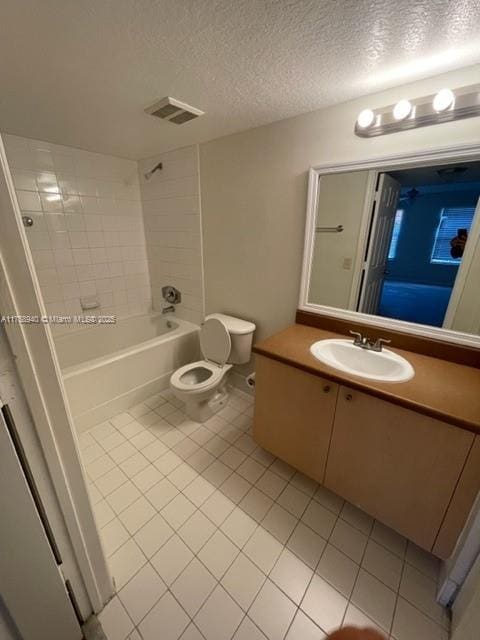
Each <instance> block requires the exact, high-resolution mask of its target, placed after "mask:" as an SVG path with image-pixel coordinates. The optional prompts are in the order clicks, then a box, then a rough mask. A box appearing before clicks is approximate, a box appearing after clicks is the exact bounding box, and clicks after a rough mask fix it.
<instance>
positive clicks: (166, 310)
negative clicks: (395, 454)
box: [162, 304, 175, 314]
mask: <svg viewBox="0 0 480 640" xmlns="http://www.w3.org/2000/svg"><path fill="white" fill-rule="evenodd" d="M162 313H163V314H165V313H175V306H174V305H173V304H171V305H169V306H168V307H162Z"/></svg>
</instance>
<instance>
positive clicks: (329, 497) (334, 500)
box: [313, 485, 345, 515]
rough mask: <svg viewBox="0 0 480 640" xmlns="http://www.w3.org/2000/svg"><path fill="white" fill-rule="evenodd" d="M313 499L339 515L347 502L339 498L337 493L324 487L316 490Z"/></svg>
mask: <svg viewBox="0 0 480 640" xmlns="http://www.w3.org/2000/svg"><path fill="white" fill-rule="evenodd" d="M313 499H314V500H316V501H317V502H319V503H320V504H321V505H323V506H324V507H325V508H326V509H328V510H329V511H333V513H336V514H337V515H338V514H339V513H340V511H341V510H342V507H343V503H344V502H345V501H344V500H343V498H340V496H337V494H336V493H333V491H330V490H329V489H327V488H326V487H322V486H321V485H320V486H319V487H318V489H317V490H316V492H315V494H314V496H313Z"/></svg>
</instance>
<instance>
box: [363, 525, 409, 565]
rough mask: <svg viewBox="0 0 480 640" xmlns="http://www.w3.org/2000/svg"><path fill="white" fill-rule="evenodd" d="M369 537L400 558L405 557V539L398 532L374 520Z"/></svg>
mask: <svg viewBox="0 0 480 640" xmlns="http://www.w3.org/2000/svg"><path fill="white" fill-rule="evenodd" d="M371 538H372V540H375V542H378V543H379V544H381V545H382V546H383V547H385V548H386V549H388V550H389V551H391V552H392V553H394V554H395V555H396V556H398V557H399V558H401V559H402V560H403V558H404V557H405V550H406V547H407V540H406V539H405V538H404V537H403V536H401V535H400V534H399V533H397V532H396V531H394V530H393V529H390V528H389V527H387V526H385V525H384V524H382V523H381V522H378V521H375V523H374V525H373V529H372V533H371Z"/></svg>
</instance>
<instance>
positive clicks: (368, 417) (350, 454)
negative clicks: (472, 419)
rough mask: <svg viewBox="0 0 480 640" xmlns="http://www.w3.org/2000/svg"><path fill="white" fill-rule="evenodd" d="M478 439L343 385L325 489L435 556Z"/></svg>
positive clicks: (450, 426) (465, 432)
mask: <svg viewBox="0 0 480 640" xmlns="http://www.w3.org/2000/svg"><path fill="white" fill-rule="evenodd" d="M473 438H474V436H473V434H471V433H469V432H468V431H464V430H463V429H458V428H456V427H453V426H452V425H449V424H446V423H445V422H441V421H440V420H435V419H434V418H430V417H428V416H424V415H421V414H419V413H416V412H414V411H410V410H408V409H404V408H402V407H399V406H397V405H394V404H391V403H389V402H385V401H383V400H378V399H377V398H373V397H372V396H368V395H366V394H363V393H360V392H357V391H353V390H351V389H348V388H346V387H340V390H339V394H338V402H337V410H336V414H335V424H334V428H333V434H332V442H331V445H330V453H329V458H328V463H327V471H326V476H325V485H326V486H327V487H328V488H329V489H331V490H332V491H335V493H338V494H339V495H341V496H342V497H343V498H345V499H346V500H349V501H350V502H352V503H353V504H355V505H357V506H358V507H360V508H361V509H363V510H364V511H366V512H367V513H369V514H370V515H371V516H373V517H374V518H377V519H378V520H380V521H381V522H383V523H385V524H386V525H388V526H390V527H392V529H395V530H396V531H398V532H400V533H402V534H403V535H404V536H406V537H407V538H409V539H410V540H413V541H414V542H416V543H417V544H418V545H419V546H421V547H423V548H424V549H428V550H431V549H432V548H433V544H434V541H435V537H436V535H437V533H438V531H439V529H440V526H441V523H442V520H443V517H444V515H445V513H446V510H447V507H448V504H449V502H450V499H451V497H452V495H453V492H454V490H455V486H456V483H457V481H458V478H459V477H460V474H461V472H462V468H463V465H464V463H465V460H466V458H467V455H468V453H469V450H470V448H471V446H472V443H473Z"/></svg>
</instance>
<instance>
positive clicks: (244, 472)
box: [237, 458, 265, 484]
mask: <svg viewBox="0 0 480 640" xmlns="http://www.w3.org/2000/svg"><path fill="white" fill-rule="evenodd" d="M237 473H238V474H239V475H240V476H242V478H245V480H248V482H251V483H252V484H253V483H255V482H257V480H259V478H260V477H261V476H263V474H264V473H265V467H264V466H263V465H262V464H260V463H259V462H257V461H256V460H254V459H253V458H246V460H244V461H243V462H242V464H241V465H240V466H239V467H238V469H237Z"/></svg>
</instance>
